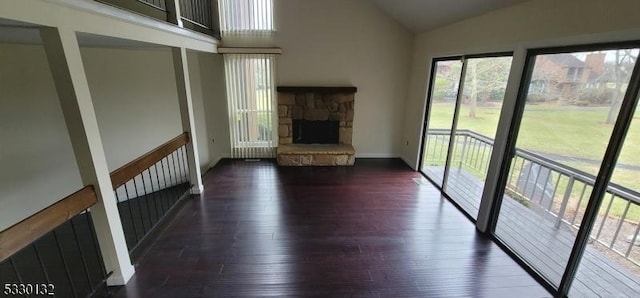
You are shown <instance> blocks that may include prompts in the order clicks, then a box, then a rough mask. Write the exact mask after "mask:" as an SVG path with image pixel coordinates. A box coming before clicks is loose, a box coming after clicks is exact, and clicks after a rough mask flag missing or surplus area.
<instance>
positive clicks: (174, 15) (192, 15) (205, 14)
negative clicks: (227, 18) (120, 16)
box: [96, 0, 220, 39]
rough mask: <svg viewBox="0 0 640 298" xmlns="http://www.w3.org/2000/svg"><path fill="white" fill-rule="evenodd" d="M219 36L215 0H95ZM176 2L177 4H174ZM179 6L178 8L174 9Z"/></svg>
mask: <svg viewBox="0 0 640 298" xmlns="http://www.w3.org/2000/svg"><path fill="white" fill-rule="evenodd" d="M96 1H98V2H103V3H106V4H110V5H113V6H116V7H119V8H123V9H126V10H130V11H133V12H136V13H139V14H143V15H145V16H148V17H151V18H154V19H157V20H161V21H165V22H169V23H172V24H175V25H178V26H180V27H182V28H187V29H190V30H193V31H197V32H200V33H204V34H208V35H211V36H213V37H215V38H218V39H219V38H220V24H219V22H218V3H217V1H216V0H96ZM176 4H177V5H176ZM176 7H179V10H177V9H176Z"/></svg>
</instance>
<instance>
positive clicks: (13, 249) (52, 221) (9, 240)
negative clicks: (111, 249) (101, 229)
mask: <svg viewBox="0 0 640 298" xmlns="http://www.w3.org/2000/svg"><path fill="white" fill-rule="evenodd" d="M96 202H97V197H96V193H95V191H94V189H93V186H87V187H85V188H83V189H81V190H80V191H78V192H76V193H74V194H72V195H70V196H68V197H66V198H64V199H62V200H60V201H58V202H57V203H55V204H53V205H51V206H49V207H47V208H45V209H43V210H41V211H40V212H38V213H36V214H34V215H32V216H30V217H28V218H26V219H24V220H23V221H21V222H19V223H17V224H15V225H13V226H11V227H9V228H7V229H5V230H4V231H2V232H0V281H2V286H3V293H4V294H5V295H6V296H12V297H13V296H15V297H18V296H21V297H25V296H27V297H37V296H55V297H93V296H105V295H108V294H109V293H108V291H109V290H108V288H107V286H106V280H107V277H108V276H109V275H111V273H107V272H106V270H105V266H104V262H103V259H102V255H101V252H100V249H99V246H98V241H97V237H96V233H95V230H94V227H93V221H92V218H91V212H90V209H89V208H90V207H91V206H93V205H94V204H95V203H96Z"/></svg>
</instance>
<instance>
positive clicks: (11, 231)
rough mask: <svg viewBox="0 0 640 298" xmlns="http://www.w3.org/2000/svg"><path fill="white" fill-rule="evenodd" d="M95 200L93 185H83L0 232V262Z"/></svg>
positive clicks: (89, 205) (96, 198)
mask: <svg viewBox="0 0 640 298" xmlns="http://www.w3.org/2000/svg"><path fill="white" fill-rule="evenodd" d="M96 202H98V197H97V196H96V191H95V190H94V188H93V185H89V186H85V187H84V188H83V189H81V190H79V191H77V192H75V193H73V194H71V195H69V196H68V197H66V198H64V199H62V200H60V201H58V202H56V203H54V204H53V205H51V206H49V207H47V208H45V209H42V210H40V211H39V212H38V213H36V214H34V215H31V216H29V217H27V218H25V219H24V220H22V221H21V222H19V223H17V224H15V225H13V226H11V227H9V228H7V229H5V230H4V231H2V232H0V262H2V261H4V260H5V259H7V258H9V257H11V256H12V255H13V254H15V253H16V252H18V251H20V250H21V249H23V248H24V247H26V246H28V245H30V244H31V243H33V242H35V241H36V240H38V238H40V237H42V236H43V235H45V234H47V233H49V232H51V231H53V230H54V229H55V228H57V227H58V226H60V225H61V224H63V223H65V222H67V221H68V220H70V219H72V218H73V217H74V216H76V215H78V214H79V213H80V212H82V211H84V210H86V209H87V208H89V207H91V206H93V205H94V204H95V203H96Z"/></svg>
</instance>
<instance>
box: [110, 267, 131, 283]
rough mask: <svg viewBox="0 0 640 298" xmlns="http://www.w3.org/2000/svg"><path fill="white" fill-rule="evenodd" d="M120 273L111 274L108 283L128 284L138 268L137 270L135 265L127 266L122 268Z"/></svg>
mask: <svg viewBox="0 0 640 298" xmlns="http://www.w3.org/2000/svg"><path fill="white" fill-rule="evenodd" d="M123 271H124V272H123ZM119 273H120V274H112V275H111V276H109V278H107V285H110V286H111V285H116V286H120V285H126V284H127V282H128V281H129V280H130V279H131V278H132V277H133V275H134V274H135V273H136V270H135V267H133V266H131V267H125V268H122V270H121V271H119Z"/></svg>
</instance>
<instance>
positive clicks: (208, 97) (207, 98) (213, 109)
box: [194, 53, 231, 165]
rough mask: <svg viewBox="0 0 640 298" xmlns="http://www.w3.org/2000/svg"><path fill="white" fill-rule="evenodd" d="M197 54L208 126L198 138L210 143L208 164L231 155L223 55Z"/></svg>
mask: <svg viewBox="0 0 640 298" xmlns="http://www.w3.org/2000/svg"><path fill="white" fill-rule="evenodd" d="M198 58H199V65H200V67H199V70H200V80H201V82H202V94H203V103H202V108H203V110H204V115H205V125H206V128H207V137H206V138H203V139H202V140H199V142H200V144H207V148H208V150H209V153H208V155H209V163H210V164H209V165H215V164H216V163H218V161H220V159H222V158H228V157H230V156H231V142H230V137H229V116H228V112H227V97H226V90H225V80H224V59H223V57H222V55H218V54H207V53H199V54H198ZM194 109H195V108H194ZM196 119H198V117H197V116H196Z"/></svg>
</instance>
